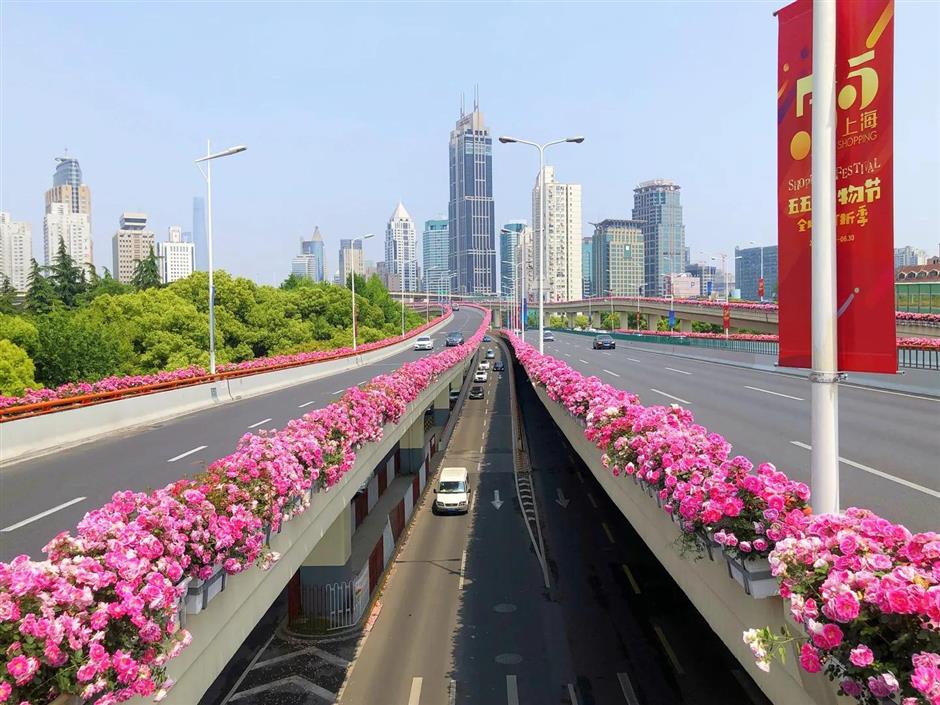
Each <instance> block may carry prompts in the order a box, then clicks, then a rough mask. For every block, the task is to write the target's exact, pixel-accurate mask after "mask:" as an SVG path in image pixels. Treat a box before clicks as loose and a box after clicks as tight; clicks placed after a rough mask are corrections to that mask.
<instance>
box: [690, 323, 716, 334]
mask: <svg viewBox="0 0 940 705" xmlns="http://www.w3.org/2000/svg"><path fill="white" fill-rule="evenodd" d="M722 330H723V329H722V327H721V326H719V325H718V324H717V323H703V322H702V321H692V331H693V332H695V333H721V332H722Z"/></svg>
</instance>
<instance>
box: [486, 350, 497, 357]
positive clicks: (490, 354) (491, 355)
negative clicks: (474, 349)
mask: <svg viewBox="0 0 940 705" xmlns="http://www.w3.org/2000/svg"><path fill="white" fill-rule="evenodd" d="M494 357H496V353H495V352H493V348H490V349H489V350H487V351H486V359H487V360H492V359H493V358H494Z"/></svg>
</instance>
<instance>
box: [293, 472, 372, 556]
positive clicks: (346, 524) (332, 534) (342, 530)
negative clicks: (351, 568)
mask: <svg viewBox="0 0 940 705" xmlns="http://www.w3.org/2000/svg"><path fill="white" fill-rule="evenodd" d="M383 470H384V467H383ZM352 522H353V520H352V505H350V504H347V505H346V508H345V509H344V510H343V511H342V512H340V514H339V516H338V517H336V519H335V520H334V521H333V523H332V524H330V527H329V528H328V529H327V530H326V531H324V532H323V533H322V535H321V538H320V540H319V541H318V542H317V545H316V546H314V547H313V551H311V552H310V555H309V556H307V559H306V560H305V561H304V562H303V563H302V564H301V565H303V566H307V567H320V566H343V565H346V562H347V561H348V560H349V558H350V556H352V535H353V525H352Z"/></svg>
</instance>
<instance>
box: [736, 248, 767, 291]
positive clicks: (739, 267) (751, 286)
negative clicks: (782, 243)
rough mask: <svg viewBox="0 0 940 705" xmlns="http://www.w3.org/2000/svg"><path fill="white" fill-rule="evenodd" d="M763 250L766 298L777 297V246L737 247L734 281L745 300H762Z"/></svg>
mask: <svg viewBox="0 0 940 705" xmlns="http://www.w3.org/2000/svg"><path fill="white" fill-rule="evenodd" d="M761 251H763V260H764V300H765V301H767V300H771V299H776V298H777V246H776V245H770V246H769V247H743V248H742V247H735V248H734V281H735V284H736V285H737V288H738V289H740V290H741V298H742V299H744V300H745V301H760V298H761V297H760V292H759V291H758V282H759V280H760V277H761Z"/></svg>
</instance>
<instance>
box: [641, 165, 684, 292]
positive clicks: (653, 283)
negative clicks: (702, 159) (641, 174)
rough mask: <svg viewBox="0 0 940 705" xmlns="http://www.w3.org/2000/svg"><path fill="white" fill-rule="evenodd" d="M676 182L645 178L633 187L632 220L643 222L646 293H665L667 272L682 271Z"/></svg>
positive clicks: (680, 223)
mask: <svg viewBox="0 0 940 705" xmlns="http://www.w3.org/2000/svg"><path fill="white" fill-rule="evenodd" d="M679 189H680V187H679V184H677V183H675V182H673V181H668V180H666V179H655V180H653V181H644V182H642V183H641V184H640V185H639V186H637V187H636V188H635V189H633V219H634V220H638V221H642V223H643V250H644V253H645V254H644V256H645V258H646V291H647V295H648V296H662V295H663V294H664V293H665V285H666V283H665V280H664V278H663V277H664V275H666V274H680V273H682V272H684V271H685V264H686V263H685V257H686V254H685V226H684V225H683V224H682V205H681V204H680V202H679Z"/></svg>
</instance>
